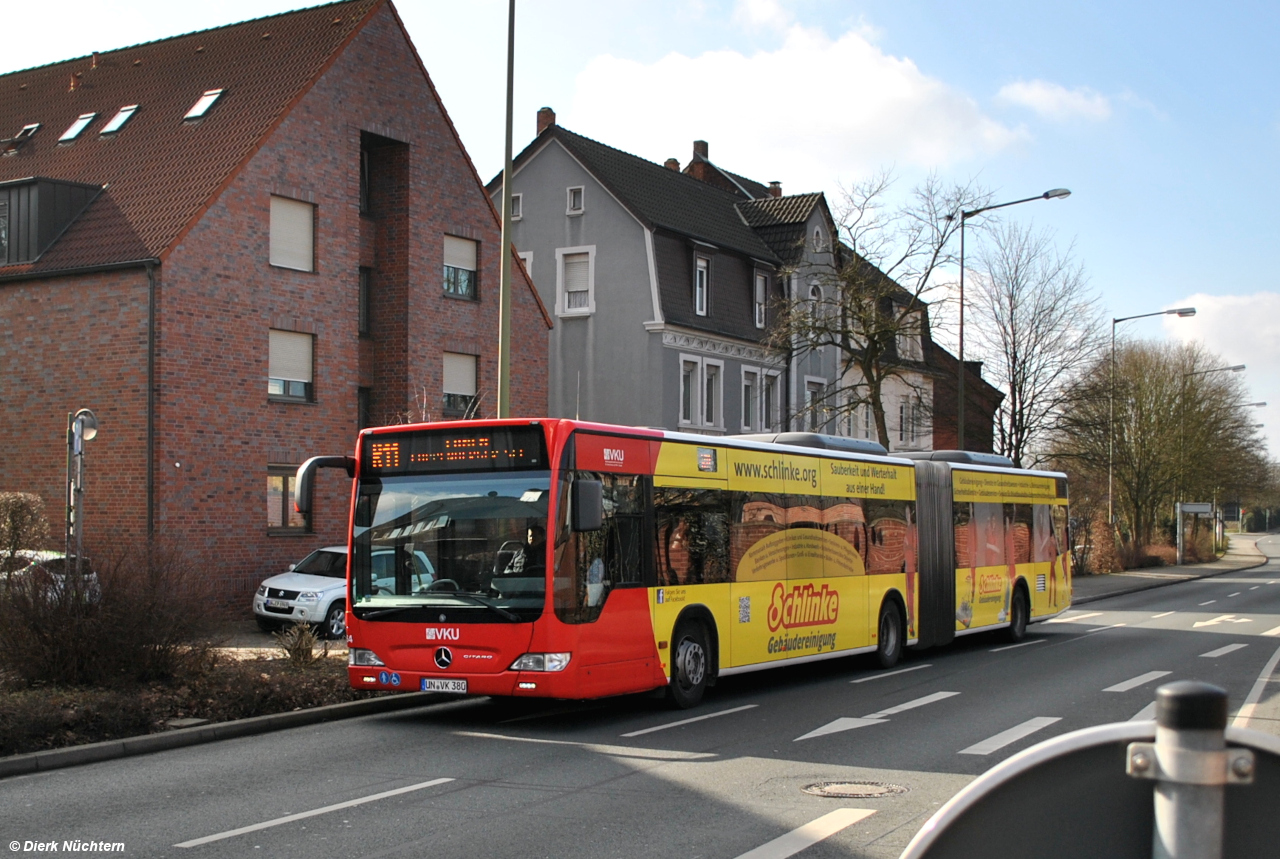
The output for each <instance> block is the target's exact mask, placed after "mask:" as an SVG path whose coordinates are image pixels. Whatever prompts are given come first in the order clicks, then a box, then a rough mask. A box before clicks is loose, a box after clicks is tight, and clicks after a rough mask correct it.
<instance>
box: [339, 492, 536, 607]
mask: <svg viewBox="0 0 1280 859" xmlns="http://www.w3.org/2000/svg"><path fill="white" fill-rule="evenodd" d="M550 489H551V474H550V472H548V471H523V472H520V473H518V474H513V473H506V474H493V473H482V474H430V475H413V474H410V475H395V476H385V477H373V478H367V479H364V480H362V481H361V482H360V489H359V495H358V497H357V501H356V510H355V526H354V529H353V540H352V549H353V553H352V557H351V578H352V590H353V611H354V612H355V614H356V616H357V617H359V618H361V619H362V620H379V619H383V620H388V621H400V622H418V623H424V622H436V621H437V620H438V619H439V618H440V617H445V616H447V617H448V619H449V621H450V622H463V623H465V622H473V623H503V622H513V621H521V622H527V621H532V620H535V619H537V618H538V617H539V616H540V615H541V614H542V607H543V603H544V601H545V599H544V597H545V594H546V557H547V547H546V528H547V500H548V495H549V493H550Z"/></svg>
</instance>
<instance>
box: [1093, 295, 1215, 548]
mask: <svg viewBox="0 0 1280 859" xmlns="http://www.w3.org/2000/svg"><path fill="white" fill-rule="evenodd" d="M1195 315H1196V309H1195V308H1194V307H1175V308H1173V309H1172V310H1157V311H1156V312H1155V313H1139V314H1138V315H1137V316H1121V317H1120V318H1118V319H1112V320H1111V390H1110V394H1109V396H1108V398H1107V400H1108V402H1107V524H1108V525H1110V526H1111V527H1112V528H1114V527H1115V524H1116V505H1115V496H1114V495H1113V494H1112V484H1113V483H1114V477H1115V460H1116V326H1117V325H1119V324H1120V323H1121V322H1129V321H1130V320H1133V319H1146V318H1147V317H1148V316H1179V317H1187V316H1195Z"/></svg>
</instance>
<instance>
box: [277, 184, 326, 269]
mask: <svg viewBox="0 0 1280 859" xmlns="http://www.w3.org/2000/svg"><path fill="white" fill-rule="evenodd" d="M270 244H271V249H270V253H269V257H270V262H271V264H272V265H273V266H276V267H277V268H291V269H294V270H295V271H315V270H316V252H315V249H316V207H315V206H314V205H312V204H311V203H306V202H303V201H302V200H291V199H289V198H288V197H277V196H275V195H274V194H273V195H271V237H270Z"/></svg>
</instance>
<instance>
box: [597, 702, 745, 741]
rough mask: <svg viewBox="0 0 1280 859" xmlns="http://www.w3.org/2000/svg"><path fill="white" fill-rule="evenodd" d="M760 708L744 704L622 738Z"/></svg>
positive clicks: (657, 726) (645, 729) (642, 730)
mask: <svg viewBox="0 0 1280 859" xmlns="http://www.w3.org/2000/svg"><path fill="white" fill-rule="evenodd" d="M759 706H760V705H759V704H743V705H742V706H741V707H734V708H733V709H732V710H721V711H720V712H718V713H707V714H706V715H705V716H694V717H693V718H692V719H681V720H680V721H679V722H668V723H667V724H665V725H655V726H654V727H652V728H643V729H641V730H639V731H632V732H631V733H629V734H623V735H622V736H624V737H638V736H640V735H642V734H652V733H653V732H654V731H665V730H666V729H667V728H678V727H680V726H681V725H688V724H689V723H690V722H701V721H702V720H703V719H714V718H716V717H717V716H727V715H729V714H730V713H741V712H742V711H743V710H751V709H753V708H755V707H759Z"/></svg>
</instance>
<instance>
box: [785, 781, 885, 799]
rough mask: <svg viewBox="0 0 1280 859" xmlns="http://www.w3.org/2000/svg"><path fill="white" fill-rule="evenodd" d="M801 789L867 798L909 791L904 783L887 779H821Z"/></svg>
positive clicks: (849, 797)
mask: <svg viewBox="0 0 1280 859" xmlns="http://www.w3.org/2000/svg"><path fill="white" fill-rule="evenodd" d="M801 790H803V791H804V792H805V793H808V794H812V795H813V796H833V797H838V798H840V799H867V798H870V797H876V796H893V795H895V794H899V793H906V792H907V788H905V787H903V786H902V785H900V784H889V783H888V782H886V781H820V782H818V783H816V784H811V785H807V786H805V787H803V788H801Z"/></svg>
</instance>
